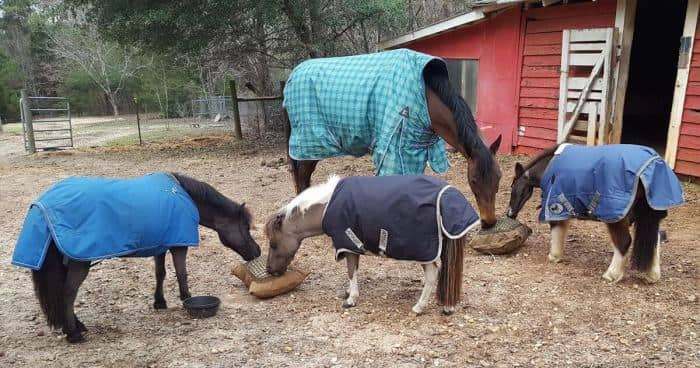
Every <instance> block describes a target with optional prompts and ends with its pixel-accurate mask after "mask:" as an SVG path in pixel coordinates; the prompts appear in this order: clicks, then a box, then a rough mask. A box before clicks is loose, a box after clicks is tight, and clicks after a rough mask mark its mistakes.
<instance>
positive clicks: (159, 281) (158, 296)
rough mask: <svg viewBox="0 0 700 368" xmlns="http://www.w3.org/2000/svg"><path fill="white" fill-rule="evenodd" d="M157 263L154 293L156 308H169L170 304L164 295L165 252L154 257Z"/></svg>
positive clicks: (154, 306)
mask: <svg viewBox="0 0 700 368" xmlns="http://www.w3.org/2000/svg"><path fill="white" fill-rule="evenodd" d="M153 260H154V261H155V264H156V292H155V294H154V295H153V297H154V299H155V300H154V302H153V308H154V309H168V304H167V303H166V302H165V297H164V296H163V280H165V253H163V254H159V255H157V256H155V257H153Z"/></svg>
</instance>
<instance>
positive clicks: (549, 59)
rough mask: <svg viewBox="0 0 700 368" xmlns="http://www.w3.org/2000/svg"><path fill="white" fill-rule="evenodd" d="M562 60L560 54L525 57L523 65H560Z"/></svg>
mask: <svg viewBox="0 0 700 368" xmlns="http://www.w3.org/2000/svg"><path fill="white" fill-rule="evenodd" d="M560 61H561V56H559V55H545V56H525V57H523V65H529V66H559V63H560Z"/></svg>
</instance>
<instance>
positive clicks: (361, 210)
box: [322, 175, 479, 263]
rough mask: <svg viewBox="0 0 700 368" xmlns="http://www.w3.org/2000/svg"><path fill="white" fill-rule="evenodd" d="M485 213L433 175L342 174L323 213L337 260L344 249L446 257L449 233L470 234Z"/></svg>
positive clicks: (422, 259) (427, 258)
mask: <svg viewBox="0 0 700 368" xmlns="http://www.w3.org/2000/svg"><path fill="white" fill-rule="evenodd" d="M478 222H479V215H478V214H477V213H476V211H474V208H472V206H471V204H469V201H467V199H466V198H465V197H464V195H463V194H462V193H461V192H460V191H459V190H457V189H455V188H453V187H451V186H450V185H448V184H447V183H446V182H445V181H443V180H441V179H438V178H436V177H432V176H424V175H406V176H378V177H367V176H356V177H348V178H344V179H341V180H340V181H339V182H338V184H337V186H336V187H335V190H334V191H333V196H332V197H331V200H330V201H329V202H328V204H327V205H326V210H325V213H324V216H323V222H322V225H323V232H324V233H326V234H327V235H328V236H330V237H331V238H332V239H333V246H334V247H335V255H336V260H340V259H341V258H342V257H343V256H344V253H347V252H349V253H354V254H365V252H367V251H368V252H370V253H372V254H375V255H380V256H385V257H389V258H394V259H398V260H406V261H416V262H421V263H430V262H434V261H436V260H437V259H439V258H440V254H441V252H442V243H443V239H444V237H445V236H447V237H449V238H451V239H456V238H461V237H462V236H464V235H465V234H466V233H467V232H468V231H469V230H470V229H471V228H473V227H474V226H475V225H477V224H478Z"/></svg>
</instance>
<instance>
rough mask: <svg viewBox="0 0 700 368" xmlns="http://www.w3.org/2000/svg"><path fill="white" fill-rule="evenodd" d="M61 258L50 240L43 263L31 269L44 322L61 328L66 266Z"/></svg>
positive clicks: (63, 316) (62, 323)
mask: <svg viewBox="0 0 700 368" xmlns="http://www.w3.org/2000/svg"><path fill="white" fill-rule="evenodd" d="M62 258H63V257H62V256H61V254H60V253H59V252H58V248H56V245H55V244H54V243H53V241H52V242H51V243H50V244H49V249H48V250H47V251H46V257H45V259H44V264H43V265H42V266H41V268H40V269H39V270H38V271H32V281H33V282H34V294H35V295H36V298H37V299H38V300H39V305H40V306H41V310H42V311H43V312H44V316H46V322H48V324H49V326H51V327H53V328H62V327H63V325H64V322H65V321H64V319H65V313H64V310H65V303H64V302H63V288H64V284H65V282H66V274H67V273H68V268H67V267H66V266H64V265H63V261H62Z"/></svg>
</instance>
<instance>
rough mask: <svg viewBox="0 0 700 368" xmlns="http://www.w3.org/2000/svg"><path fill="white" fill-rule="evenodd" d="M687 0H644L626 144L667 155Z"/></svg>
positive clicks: (628, 95) (627, 107)
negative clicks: (645, 147)
mask: <svg viewBox="0 0 700 368" xmlns="http://www.w3.org/2000/svg"><path fill="white" fill-rule="evenodd" d="M687 7H688V2H687V0H680V1H678V0H677V1H667V2H664V3H663V5H661V4H660V3H659V2H657V1H653V0H640V1H639V2H638V5H637V14H636V17H635V23H634V38H633V41H632V52H631V56H630V69H629V80H628V82H627V93H626V96H625V108H624V116H623V127H622V137H621V142H622V143H633V144H641V145H645V146H649V147H652V148H654V149H656V151H657V152H658V153H659V154H660V155H661V156H663V155H664V152H665V150H666V138H667V135H668V126H669V121H670V116H671V105H672V104H673V90H674V85H675V83H676V72H677V69H678V54H679V49H680V39H681V36H682V34H683V23H684V22H685V12H686V9H687Z"/></svg>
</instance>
